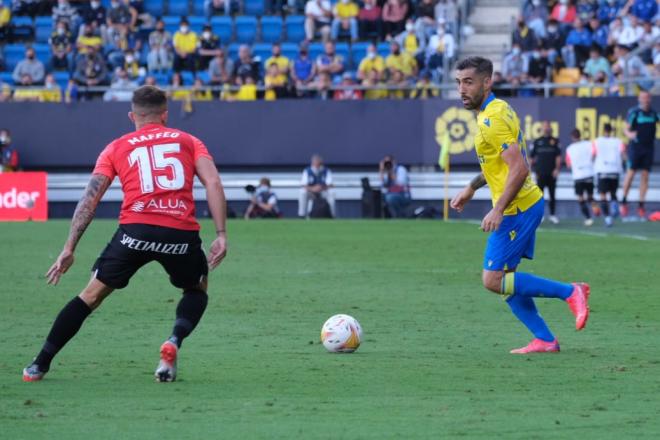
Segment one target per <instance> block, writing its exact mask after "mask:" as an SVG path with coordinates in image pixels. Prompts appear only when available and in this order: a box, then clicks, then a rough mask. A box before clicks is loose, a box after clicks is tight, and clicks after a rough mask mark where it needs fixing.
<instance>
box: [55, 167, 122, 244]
mask: <svg viewBox="0 0 660 440" xmlns="http://www.w3.org/2000/svg"><path fill="white" fill-rule="evenodd" d="M111 183H112V180H110V179H109V178H108V177H107V176H104V175H102V174H93V175H92V178H91V179H90V180H89V183H88V184H87V188H86V189H85V193H84V194H83V196H82V198H81V199H80V201H79V202H78V205H77V206H76V210H75V212H74V213H73V219H72V220H71V229H70V230H69V238H68V239H67V241H66V245H65V247H66V248H67V249H69V250H70V251H71V252H73V251H74V250H75V249H76V246H77V245H78V241H80V238H81V237H82V235H83V234H84V233H85V230H86V229H87V226H89V224H90V223H91V222H92V219H93V218H94V214H95V213H96V207H97V206H98V204H99V202H100V201H101V198H102V197H103V194H105V192H106V190H107V189H108V187H109V186H110V184H111Z"/></svg>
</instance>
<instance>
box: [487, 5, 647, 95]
mask: <svg viewBox="0 0 660 440" xmlns="http://www.w3.org/2000/svg"><path fill="white" fill-rule="evenodd" d="M640 47H642V48H645V49H643V50H641V51H640V52H636V53H634V54H632V55H630V54H631V52H633V51H635V49H637V48H640ZM626 60H627V62H626ZM626 79H630V80H631V81H632V88H633V89H634V91H639V90H649V91H655V92H658V91H659V87H660V13H659V12H658V2H657V0H577V1H573V0H556V1H553V0H547V1H546V0H526V2H525V3H524V6H523V9H522V14H521V16H520V17H519V19H518V21H517V26H516V28H515V30H514V31H513V35H512V40H511V51H510V52H508V53H507V54H506V55H505V57H504V59H503V61H502V69H501V72H496V74H495V82H496V84H497V85H501V86H511V87H505V88H506V90H502V91H501V94H507V93H509V94H516V95H519V96H528V95H534V94H540V93H542V90H539V89H534V88H532V87H530V85H532V84H538V83H544V82H552V81H554V82H557V83H577V84H579V85H580V86H582V87H578V88H577V91H576V90H575V89H565V90H557V91H556V93H557V94H567V95H570V94H574V93H576V94H577V96H622V95H624V94H626V88H625V80H626ZM633 80H634V81H633Z"/></svg>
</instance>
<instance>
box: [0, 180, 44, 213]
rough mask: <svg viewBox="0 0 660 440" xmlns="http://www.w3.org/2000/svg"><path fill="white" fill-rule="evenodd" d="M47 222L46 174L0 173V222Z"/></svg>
mask: <svg viewBox="0 0 660 440" xmlns="http://www.w3.org/2000/svg"><path fill="white" fill-rule="evenodd" d="M28 220H38V221H46V220H48V174H46V173H40V172H39V173H0V221H28Z"/></svg>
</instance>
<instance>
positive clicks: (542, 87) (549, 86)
mask: <svg viewBox="0 0 660 440" xmlns="http://www.w3.org/2000/svg"><path fill="white" fill-rule="evenodd" d="M641 81H644V82H648V81H652V82H654V83H659V82H660V77H659V76H657V75H656V76H651V77H647V76H638V77H632V78H627V79H623V80H619V81H616V82H612V83H609V84H595V83H587V84H582V83H554V82H544V83H538V84H524V85H520V86H514V85H511V84H504V85H499V86H497V87H494V90H495V91H496V92H497V91H498V90H507V91H522V90H525V91H541V92H542V93H543V96H544V97H546V98H548V97H550V96H551V92H552V91H553V90H556V89H566V88H569V89H589V90H594V89H602V88H611V87H618V86H624V87H625V88H626V90H628V91H629V94H630V95H633V94H634V93H632V91H633V88H632V87H631V86H632V85H633V84H635V83H639V82H641ZM8 87H9V89H10V90H12V91H15V90H46V89H44V88H43V87H23V86H8ZM427 88H428V89H429V90H434V91H438V92H439V93H440V95H439V96H438V98H445V97H447V95H448V93H449V92H451V91H454V90H455V89H456V86H455V85H454V84H433V83H431V84H429V85H428V86H427ZM163 89H165V90H166V91H170V92H173V91H179V90H185V91H194V90H203V91H206V90H211V91H214V92H223V91H230V92H236V91H238V90H240V87H239V86H231V87H224V86H203V87H201V88H200V89H194V88H193V87H192V86H185V87H171V86H164V87H163ZM77 90H78V92H81V93H85V92H91V93H103V92H106V91H108V90H112V91H117V92H122V91H123V92H126V91H132V90H134V88H124V89H122V88H112V87H110V86H94V87H90V86H77ZM256 90H257V91H258V92H264V91H266V90H268V88H267V87H265V86H263V85H257V86H256ZM297 90H298V91H301V92H317V91H319V88H318V87H315V86H305V87H299V88H297ZM325 90H329V91H336V90H362V91H367V90H385V91H392V92H394V91H405V92H412V91H415V90H419V88H418V87H417V86H416V85H401V86H398V85H389V84H383V85H378V86H364V85H360V84H355V85H341V84H336V85H331V86H330V87H328V88H327V89H325ZM62 91H64V90H62ZM536 96H538V95H536ZM603 96H607V95H603Z"/></svg>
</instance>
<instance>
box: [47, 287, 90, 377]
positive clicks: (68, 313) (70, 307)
mask: <svg viewBox="0 0 660 440" xmlns="http://www.w3.org/2000/svg"><path fill="white" fill-rule="evenodd" d="M90 313H92V309H90V308H89V306H88V305H87V304H86V303H85V301H83V300H82V299H80V297H78V296H76V297H75V298H73V299H72V300H71V301H69V303H68V304H67V305H66V306H64V308H63V309H62V310H61V311H60V313H59V315H57V318H55V322H54V323H53V326H52V327H51V329H50V333H48V337H47V338H46V342H45V343H44V346H43V348H42V349H41V351H40V352H39V354H38V355H37V358H36V359H35V360H34V363H35V364H37V365H39V368H40V369H41V370H42V371H48V370H49V369H50V363H51V361H52V360H53V358H54V357H55V355H56V354H57V352H58V351H60V350H61V349H62V347H64V345H65V344H66V343H67V342H69V340H70V339H71V338H73V337H74V336H75V335H76V333H78V330H80V327H81V326H82V323H83V322H84V321H85V319H86V318H87V317H88V316H89V314H90Z"/></svg>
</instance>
